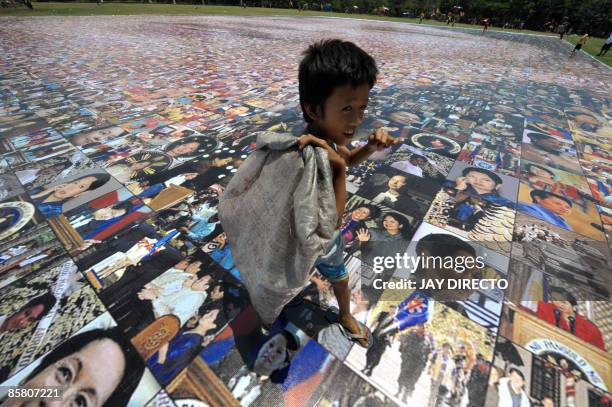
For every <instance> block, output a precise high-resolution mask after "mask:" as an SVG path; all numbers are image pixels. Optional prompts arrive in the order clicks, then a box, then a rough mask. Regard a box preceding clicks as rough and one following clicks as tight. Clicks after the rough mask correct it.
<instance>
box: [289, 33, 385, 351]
mask: <svg viewBox="0 0 612 407" xmlns="http://www.w3.org/2000/svg"><path fill="white" fill-rule="evenodd" d="M377 74H378V69H377V68H376V62H375V61H374V59H373V58H372V57H371V56H370V55H368V54H367V53H366V52H365V51H363V50H362V49H360V48H359V47H357V46H356V45H355V44H353V43H351V42H348V41H342V40H337V39H334V40H324V41H320V42H318V43H315V44H313V45H311V46H310V47H308V49H307V50H306V52H305V53H304V59H303V60H302V62H301V63H300V67H299V91H300V105H301V107H302V112H303V115H304V120H306V123H307V129H306V133H307V134H305V135H303V136H301V137H300V138H299V139H298V145H299V148H300V149H301V148H304V147H305V146H306V145H309V144H310V145H313V146H316V147H321V148H324V149H325V150H327V153H328V156H329V162H330V165H331V168H332V172H333V184H334V192H335V199H336V210H337V212H338V226H340V223H341V221H342V218H343V214H344V206H345V203H346V167H347V166H349V165H357V164H359V163H361V162H362V161H364V160H366V159H367V158H368V157H369V156H370V155H371V154H372V153H374V152H375V151H379V150H383V149H385V148H387V147H389V146H391V145H392V144H395V142H396V140H394V139H392V138H391V137H389V135H388V134H387V133H386V132H385V131H384V130H382V129H378V130H376V131H375V133H373V134H371V135H370V136H369V138H368V142H367V144H365V145H363V146H361V147H359V148H355V149H353V150H349V149H348V148H346V145H347V144H349V143H350V142H351V141H352V139H353V137H354V136H355V132H356V130H357V127H358V126H359V125H360V124H361V122H362V121H363V116H364V112H365V109H366V108H367V105H368V99H369V93H370V90H371V89H372V87H373V86H374V83H375V82H376V75H377ZM341 239H342V236H341V235H340V234H338V237H337V239H336V242H334V243H335V244H334V245H333V248H335V251H336V252H338V253H335V254H340V256H337V255H335V254H334V253H327V254H326V255H325V256H324V257H325V259H329V258H334V259H336V261H333V260H332V261H331V262H332V263H333V264H330V262H329V260H322V261H321V262H319V261H317V263H316V264H315V265H316V267H317V269H318V270H319V272H320V273H321V274H322V275H323V276H325V277H326V278H328V279H329V280H330V282H331V283H332V286H333V289H334V294H335V296H336V298H337V300H338V307H339V314H340V315H339V320H340V325H341V326H342V327H343V328H344V329H345V330H346V331H345V332H346V334H347V336H349V337H350V338H352V339H353V340H355V341H357V342H358V343H359V344H360V345H362V346H364V347H367V346H368V335H367V328H366V327H365V326H364V325H362V324H359V323H358V322H357V321H356V320H355V319H354V318H353V317H352V315H351V313H350V290H349V286H348V273H347V271H346V268H345V267H344V263H343V261H342V255H341V253H342V248H343V247H344V244H343V242H342V240H341ZM332 250H333V249H332Z"/></svg>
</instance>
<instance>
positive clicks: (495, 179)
mask: <svg viewBox="0 0 612 407" xmlns="http://www.w3.org/2000/svg"><path fill="white" fill-rule="evenodd" d="M470 172H479V173H481V174H484V175H486V176H487V177H489V178H491V179H492V180H493V182H495V185H501V184H503V183H504V182H503V181H502V179H501V177H500V176H499V175H497V174H495V173H494V172H492V171H489V170H485V169H484V168H478V167H467V168H464V169H463V171H462V172H461V175H463V176H464V177H465V176H466V175H468V174H469V173H470Z"/></svg>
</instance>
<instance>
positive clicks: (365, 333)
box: [338, 320, 372, 349]
mask: <svg viewBox="0 0 612 407" xmlns="http://www.w3.org/2000/svg"><path fill="white" fill-rule="evenodd" d="M355 322H357V324H358V325H359V328H360V331H361V333H359V334H354V333H352V332H350V331H349V330H348V329H346V328H345V327H344V326H343V325H342V324H340V323H338V327H339V328H340V332H342V334H343V335H344V337H345V338H346V339H348V340H349V341H351V342H355V343H356V344H358V345H359V346H361V347H362V348H366V349H369V348H370V346H372V332H371V331H370V328H368V327H367V326H365V324H363V323H361V322H359V321H357V320H355ZM366 339H367V341H368V342H367V345H364V342H363V341H364V340H366Z"/></svg>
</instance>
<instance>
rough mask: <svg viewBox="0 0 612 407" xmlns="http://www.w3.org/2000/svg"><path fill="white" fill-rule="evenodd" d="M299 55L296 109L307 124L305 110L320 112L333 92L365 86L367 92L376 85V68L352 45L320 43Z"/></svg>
mask: <svg viewBox="0 0 612 407" xmlns="http://www.w3.org/2000/svg"><path fill="white" fill-rule="evenodd" d="M303 55H304V58H303V59H302V62H300V68H299V74H298V80H299V90H300V106H301V107H302V114H303V116H304V120H306V122H308V123H310V122H312V119H311V118H310V117H309V116H308V114H307V113H306V106H309V107H310V108H311V109H317V108H318V107H321V110H324V109H323V107H324V105H325V101H326V100H327V99H328V98H329V97H330V96H331V94H332V93H333V91H334V89H335V88H337V87H340V86H344V85H351V86H352V87H357V86H360V85H363V84H366V83H367V84H368V85H369V86H370V89H371V88H372V87H373V86H374V83H376V75H378V68H376V62H375V61H374V58H372V57H371V56H370V55H368V54H367V53H366V52H365V51H364V50H362V49H361V48H359V47H358V46H357V45H355V44H353V43H352V42H349V41H342V40H339V39H327V40H322V41H319V42H316V43H314V44H312V45H311V46H309V47H308V49H307V50H306V51H304V53H303Z"/></svg>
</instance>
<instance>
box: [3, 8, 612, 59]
mask: <svg viewBox="0 0 612 407" xmlns="http://www.w3.org/2000/svg"><path fill="white" fill-rule="evenodd" d="M32 4H33V6H34V10H28V9H27V8H25V7H24V6H21V7H18V8H0V16H18V17H26V16H92V15H138V14H150V15H228V16H230V15H231V16H270V15H275V16H292V17H316V16H327V17H330V16H331V17H349V18H357V19H369V20H380V21H395V22H404V23H406V22H408V23H418V21H419V20H418V19H416V18H400V17H384V16H375V15H370V14H345V13H325V12H321V11H298V10H294V9H283V8H262V7H247V8H242V7H232V6H201V5H193V4H192V5H188V4H176V5H174V4H145V3H105V4H103V5H101V6H98V5H96V3H32ZM423 25H432V26H443V27H447V25H446V23H444V22H440V21H434V20H423ZM455 27H461V28H472V29H475V30H482V26H479V25H470V24H461V23H460V24H455ZM489 30H491V31H507V32H518V33H524V34H540V35H548V36H556V34H554V33H546V32H539V31H531V30H513V29H505V30H504V29H501V28H497V27H489ZM566 38H567V39H568V41H570V42H571V41H574V43H575V41H576V37H575V36H570V37H566ZM603 41H604V40H603V39H600V38H593V39H591V40H589V43H587V45H586V47H584V48H583V49H585V50H586V51H587V52H588V53H590V54H591V55H593V56H595V55H596V54H597V53H598V52H599V49H600V48H601V44H603ZM597 59H599V60H600V61H602V62H603V63H605V64H607V65H608V66H612V52H610V53H609V55H607V56H606V57H605V58H597Z"/></svg>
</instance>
